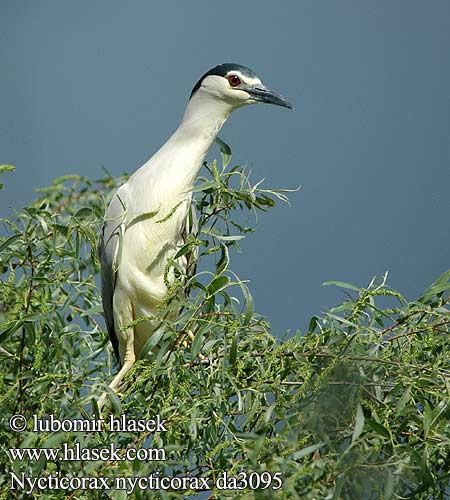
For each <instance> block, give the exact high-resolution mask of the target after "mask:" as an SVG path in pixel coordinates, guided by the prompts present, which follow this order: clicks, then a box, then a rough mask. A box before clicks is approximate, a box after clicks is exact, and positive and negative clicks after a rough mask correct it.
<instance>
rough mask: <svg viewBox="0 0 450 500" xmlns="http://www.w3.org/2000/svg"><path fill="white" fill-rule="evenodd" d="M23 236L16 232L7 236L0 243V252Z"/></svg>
mask: <svg viewBox="0 0 450 500" xmlns="http://www.w3.org/2000/svg"><path fill="white" fill-rule="evenodd" d="M22 237H23V234H21V233H16V234H13V235H12V236H10V237H9V238H7V239H6V240H5V241H4V242H3V243H0V252H3V250H5V248H8V247H9V246H10V245H11V244H12V243H14V242H15V241H17V240H19V239H20V238H22Z"/></svg>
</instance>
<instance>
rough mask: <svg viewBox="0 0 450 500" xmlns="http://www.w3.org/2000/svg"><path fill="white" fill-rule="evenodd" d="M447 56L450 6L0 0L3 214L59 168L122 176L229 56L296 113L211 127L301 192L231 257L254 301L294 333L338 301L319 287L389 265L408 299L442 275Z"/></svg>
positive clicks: (447, 242)
mask: <svg viewBox="0 0 450 500" xmlns="http://www.w3.org/2000/svg"><path fill="white" fill-rule="evenodd" d="M449 48H450V2H448V0H433V1H431V2H425V1H423V0H378V1H377V2H374V1H370V0H339V1H336V0H323V1H320V2H319V1H317V0H296V1H294V0H287V1H283V2H273V1H270V2H269V1H267V0H259V1H253V0H249V1H246V2H226V1H221V2H218V1H211V0H209V1H206V0H201V1H200V0H192V1H190V2H182V1H181V0H179V1H177V2H175V1H173V0H172V1H167V0H166V1H164V2H155V1H149V0H145V1H144V0H134V1H133V2H123V1H118V0H94V1H91V0H90V1H87V0H82V1H77V2H68V1H59V0H40V1H39V2H35V1H31V0H21V1H16V0H1V2H0V62H1V66H0V67H1V77H0V163H11V164H14V165H16V167H17V172H16V173H14V174H6V175H5V176H4V181H5V183H6V190H5V191H3V192H2V193H1V194H0V215H1V216H7V215H8V214H10V213H11V207H13V208H16V209H20V208H21V207H22V206H23V205H25V204H26V203H28V202H30V201H31V200H32V199H33V197H34V194H33V190H32V189H33V188H34V187H37V186H42V185H47V184H49V183H50V182H51V180H52V179H53V178H54V177H56V176H59V175H62V174H67V173H79V174H82V175H88V176H92V177H98V176H101V175H102V170H101V165H104V166H106V167H107V168H108V170H109V171H110V172H111V173H113V174H119V173H121V172H123V171H128V172H132V171H133V170H135V169H136V168H138V167H139V166H140V165H141V164H142V163H143V162H144V161H145V160H146V159H147V158H148V157H149V156H150V155H151V154H153V152H155V151H156V150H157V148H158V147H159V146H160V145H161V144H163V143H164V142H165V140H166V139H167V138H168V136H169V135H170V134H171V133H172V131H173V130H174V129H175V128H176V126H177V125H178V123H179V120H180V118H181V116H182V113H183V111H184V107H185V105H186V102H187V98H188V96H189V93H190V91H191V89H192V87H193V85H194V84H195V82H196V81H197V80H198V78H199V77H200V76H201V75H202V74H203V73H204V72H205V71H207V70H208V69H210V68H211V67H212V66H215V65H216V64H218V63H221V62H230V61H231V62H238V63H241V64H244V65H246V66H249V67H251V68H252V69H253V70H255V71H256V72H257V73H258V74H259V75H260V76H261V78H262V80H263V81H264V82H265V83H266V84H268V85H269V86H270V87H273V88H274V89H276V90H278V91H279V92H280V93H282V94H283V95H285V96H286V97H287V98H289V99H290V100H291V101H292V103H293V104H294V106H295V108H296V109H295V112H290V111H288V110H284V109H281V108H275V107H270V106H251V107H248V108H245V109H242V110H239V111H237V112H236V113H234V114H233V115H232V116H231V118H230V120H229V121H228V123H227V124H226V125H225V127H224V129H223V130H222V132H221V134H220V135H221V137H222V138H223V139H224V140H225V141H226V142H228V143H229V144H230V145H231V147H232V149H233V154H234V161H235V162H237V163H248V164H249V165H252V168H253V178H254V180H255V181H257V180H259V179H260V178H262V177H264V178H265V179H266V186H268V187H295V186H297V185H298V184H302V185H303V189H302V190H301V191H299V192H298V193H294V194H292V196H291V201H292V206H291V207H287V206H282V205H280V206H278V207H276V208H275V209H274V210H272V212H271V213H269V214H266V215H264V214H263V215H262V216H261V217H260V223H259V226H258V230H257V232H256V233H255V234H253V235H250V236H249V237H248V238H247V239H246V240H244V242H243V244H242V249H243V252H242V254H240V255H238V256H237V257H236V258H235V259H234V264H233V269H234V270H235V271H236V272H237V273H238V274H239V275H240V276H241V278H245V279H249V280H251V289H252V292H253V295H254V297H255V301H256V308H257V310H258V311H259V312H261V313H262V314H264V315H266V316H267V318H268V319H269V320H270V321H271V322H272V324H273V326H274V332H280V331H284V330H286V329H293V330H295V329H296V328H298V327H300V328H301V329H302V330H303V329H304V328H305V326H306V325H307V323H308V322H309V318H310V316H311V315H312V314H315V313H318V312H320V311H321V309H322V308H324V307H327V306H331V305H333V304H334V303H337V302H338V301H339V300H341V299H342V298H343V297H344V295H343V293H342V291H339V290H337V289H332V288H330V287H323V286H321V283H322V282H324V281H326V280H333V279H334V280H343V281H348V282H352V283H356V284H358V285H365V284H367V282H368V281H369V280H370V278H371V277H372V276H373V275H381V274H383V273H384V272H385V271H387V270H388V271H389V273H390V279H389V281H390V283H391V284H392V286H394V287H396V288H398V289H400V290H401V291H402V292H403V293H405V294H406V296H407V298H410V299H413V298H414V297H416V296H417V295H418V294H419V293H420V292H421V291H422V290H423V289H424V287H425V286H427V285H428V284H430V283H431V282H432V281H433V280H434V279H435V278H436V277H437V276H438V275H439V274H440V273H442V272H443V271H445V270H446V269H447V268H448V267H449V249H450V231H449V215H450V214H449V212H450V210H449V209H450V206H449V184H450V183H449V180H450V176H449V168H450V140H449V139H450V92H449V89H450V57H449ZM216 153H217V151H216V150H213V151H212V154H210V156H214V155H215V154H216Z"/></svg>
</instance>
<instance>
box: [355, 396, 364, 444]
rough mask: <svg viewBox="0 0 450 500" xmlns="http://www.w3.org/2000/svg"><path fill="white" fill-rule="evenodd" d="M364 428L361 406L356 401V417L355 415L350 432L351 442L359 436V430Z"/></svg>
mask: <svg viewBox="0 0 450 500" xmlns="http://www.w3.org/2000/svg"><path fill="white" fill-rule="evenodd" d="M363 429H364V412H363V409H362V408H361V405H360V404H359V403H358V406H357V407H356V417H355V426H354V428H353V434H352V444H353V443H354V442H355V441H356V440H357V439H358V438H359V436H360V435H361V432H362V431H363Z"/></svg>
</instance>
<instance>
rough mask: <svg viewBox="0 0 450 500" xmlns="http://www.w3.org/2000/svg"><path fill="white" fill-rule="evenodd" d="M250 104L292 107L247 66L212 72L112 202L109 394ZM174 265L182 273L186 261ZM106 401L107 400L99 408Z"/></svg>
mask: <svg viewBox="0 0 450 500" xmlns="http://www.w3.org/2000/svg"><path fill="white" fill-rule="evenodd" d="M256 103H268V104H275V105H277V106H283V107H286V108H292V106H291V105H290V104H289V103H288V102H287V101H286V100H285V99H284V98H283V97H281V96H280V95H279V94H277V93H276V92H273V91H271V90H269V89H268V88H267V87H265V86H264V85H263V84H262V82H261V80H260V79H259V78H258V77H257V76H256V74H255V73H254V72H253V71H252V70H251V69H249V68H246V67H245V66H241V65H240V64H230V63H228V64H220V65H219V66H216V67H215V68H213V69H211V70H210V71H208V72H207V73H205V74H204V75H203V76H202V78H200V80H199V81H198V82H197V84H196V85H195V87H194V88H193V90H192V93H191V96H190V99H189V102H188V105H187V109H186V112H185V113H184V116H183V119H182V121H181V124H180V126H179V127H178V129H177V130H176V131H175V133H174V134H173V135H172V136H171V137H170V139H169V140H168V141H167V142H166V143H165V144H164V146H162V148H161V149H160V150H159V151H157V152H156V153H155V154H154V155H153V156H152V157H151V158H150V160H148V161H147V163H145V164H144V165H143V166H142V167H141V168H139V169H138V170H137V171H136V172H135V173H134V174H133V175H132V176H131V177H130V178H129V179H128V181H127V182H125V184H123V185H122V186H120V188H119V189H118V190H117V192H116V193H115V195H114V197H113V198H112V201H111V204H110V205H109V207H108V209H107V211H106V216H105V221H104V224H103V229H102V233H101V237H100V242H99V248H98V250H99V258H100V264H101V278H102V279H101V283H102V299H103V309H104V313H105V319H106V325H107V328H108V332H109V336H110V339H111V342H112V345H113V347H114V352H115V354H116V356H117V358H118V360H119V361H120V363H121V365H122V367H121V369H120V371H119V373H118V374H117V375H116V376H115V378H114V379H113V381H112V382H111V384H110V388H111V389H112V390H114V391H116V390H117V388H118V387H119V384H120V382H121V381H122V379H123V377H124V376H125V374H126V373H127V372H128V371H129V370H130V368H131V367H132V365H133V363H134V362H135V360H136V358H137V357H138V356H139V354H140V352H141V350H142V348H143V346H144V344H145V343H146V341H147V339H148V338H149V337H150V335H152V334H153V333H154V332H155V330H156V329H157V328H158V327H159V322H158V321H156V320H151V319H149V320H146V321H142V322H137V324H136V325H134V326H130V324H132V323H133V321H134V320H136V319H138V318H143V317H152V316H153V317H154V315H155V313H156V309H157V307H158V305H159V304H160V303H161V302H162V301H163V299H164V297H165V295H166V293H167V288H166V285H165V283H164V274H165V270H166V265H167V263H168V259H170V258H172V257H173V256H174V255H175V254H176V253H177V251H178V249H179V248H180V246H181V245H183V244H184V243H185V241H186V234H187V233H188V232H189V231H191V230H192V228H190V227H188V226H189V223H188V213H189V208H190V204H191V199H192V188H193V185H194V183H195V180H196V177H197V174H198V171H199V170H200V167H201V166H202V164H203V160H204V158H205V155H206V153H207V152H208V150H209V148H210V146H211V144H212V143H213V141H214V140H215V138H216V135H217V134H218V132H219V130H220V129H221V127H222V125H223V124H224V122H225V120H226V119H227V118H228V116H229V114H230V113H231V112H232V111H234V110H235V109H237V108H240V107H241V106H245V105H246V104H256ZM168 215H171V216H170V217H167V216H168ZM161 221H163V222H161ZM178 264H179V265H180V266H181V268H184V269H185V270H186V269H187V266H188V263H187V259H186V257H181V258H180V259H179V261H178ZM170 279H173V276H170V275H169V280H170ZM104 400H105V394H104V395H103V396H102V398H101V399H100V403H99V404H100V405H102V404H103V403H104Z"/></svg>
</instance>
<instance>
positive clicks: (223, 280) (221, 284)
mask: <svg viewBox="0 0 450 500" xmlns="http://www.w3.org/2000/svg"><path fill="white" fill-rule="evenodd" d="M229 283H230V278H228V276H218V277H217V278H214V279H213V280H212V281H211V283H210V284H209V285H208V294H209V295H210V296H211V295H215V294H216V293H217V292H219V291H220V290H223V289H224V288H225V287H226V286H227V285H228V284H229Z"/></svg>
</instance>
